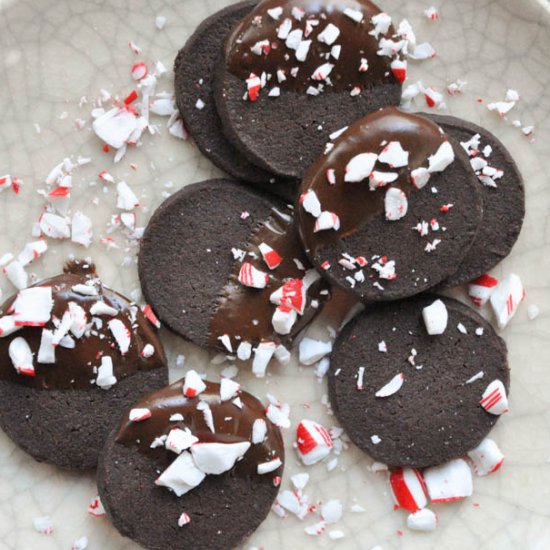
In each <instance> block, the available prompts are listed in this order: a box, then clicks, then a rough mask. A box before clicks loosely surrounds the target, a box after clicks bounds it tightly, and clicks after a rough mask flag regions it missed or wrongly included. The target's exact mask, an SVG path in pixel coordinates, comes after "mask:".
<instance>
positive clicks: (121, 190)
mask: <svg viewBox="0 0 550 550" xmlns="http://www.w3.org/2000/svg"><path fill="white" fill-rule="evenodd" d="M116 190H117V204H116V206H117V208H119V209H120V210H133V209H134V208H137V207H138V206H139V200H138V198H137V197H136V195H135V194H134V192H133V191H132V190H131V189H130V186H129V185H128V184H127V183H126V182H125V181H120V182H118V183H117V186H116Z"/></svg>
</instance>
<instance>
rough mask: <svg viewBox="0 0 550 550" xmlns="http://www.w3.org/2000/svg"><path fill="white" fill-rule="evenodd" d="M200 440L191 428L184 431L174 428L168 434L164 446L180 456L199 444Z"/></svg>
mask: <svg viewBox="0 0 550 550" xmlns="http://www.w3.org/2000/svg"><path fill="white" fill-rule="evenodd" d="M182 420H183V418H182ZM198 440H199V439H198V437H195V436H194V435H193V434H192V433H191V430H190V429H189V428H185V429H184V430H182V429H181V428H172V429H171V430H170V432H169V433H168V437H167V438H166V441H165V442H164V446H165V447H166V449H168V450H169V451H172V452H174V453H176V454H178V455H179V454H181V453H182V452H183V451H185V450H187V449H189V448H190V447H191V446H192V445H194V444H195V443H197V442H198Z"/></svg>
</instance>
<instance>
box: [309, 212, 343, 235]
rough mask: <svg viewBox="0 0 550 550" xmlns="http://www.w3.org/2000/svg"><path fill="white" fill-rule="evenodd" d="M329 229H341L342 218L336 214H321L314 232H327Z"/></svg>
mask: <svg viewBox="0 0 550 550" xmlns="http://www.w3.org/2000/svg"><path fill="white" fill-rule="evenodd" d="M327 229H334V231H338V230H339V229H340V218H339V217H338V215H337V214H335V213H334V212H328V211H325V212H321V215H320V216H319V217H318V218H317V221H316V222H315V227H314V228H313V232H314V233H319V231H326V230H327Z"/></svg>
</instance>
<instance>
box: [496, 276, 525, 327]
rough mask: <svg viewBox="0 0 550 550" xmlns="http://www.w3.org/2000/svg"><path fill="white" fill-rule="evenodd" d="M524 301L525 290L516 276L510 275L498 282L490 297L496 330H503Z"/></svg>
mask: <svg viewBox="0 0 550 550" xmlns="http://www.w3.org/2000/svg"><path fill="white" fill-rule="evenodd" d="M524 299H525V290H524V289H523V284H522V283H521V279H520V278H519V276H518V275H516V274H515V273H510V274H509V275H508V276H506V277H505V278H504V279H502V281H500V283H499V284H498V286H497V288H496V289H495V291H494V292H493V294H492V295H491V297H490V300H491V307H492V308H493V311H494V313H495V317H496V319H497V324H498V328H500V329H503V328H505V327H506V325H507V324H508V323H509V322H510V321H511V320H512V318H513V317H514V315H515V314H516V312H517V310H518V307H519V305H520V304H521V302H523V300H524Z"/></svg>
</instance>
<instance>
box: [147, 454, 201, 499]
mask: <svg viewBox="0 0 550 550" xmlns="http://www.w3.org/2000/svg"><path fill="white" fill-rule="evenodd" d="M205 477H206V475H205V474H204V473H203V472H201V471H200V470H199V469H198V468H197V466H196V465H195V462H194V460H193V457H192V456H191V455H190V454H189V453H188V452H183V453H181V454H180V455H179V456H178V457H177V458H176V460H174V462H172V464H170V466H168V468H166V470H164V472H162V474H161V475H160V476H159V477H158V478H157V480H156V481H155V485H160V486H162V487H167V488H168V489H170V490H172V491H173V492H174V493H175V494H176V496H178V497H181V496H182V495H184V494H185V493H188V492H189V491H191V489H194V488H195V487H197V485H200V484H201V483H202V481H203V479H204V478H205Z"/></svg>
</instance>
